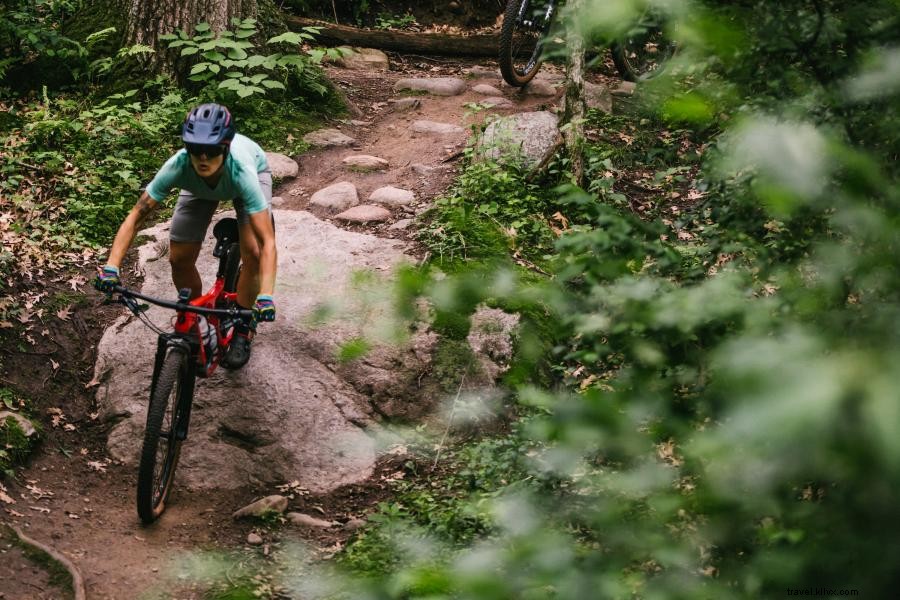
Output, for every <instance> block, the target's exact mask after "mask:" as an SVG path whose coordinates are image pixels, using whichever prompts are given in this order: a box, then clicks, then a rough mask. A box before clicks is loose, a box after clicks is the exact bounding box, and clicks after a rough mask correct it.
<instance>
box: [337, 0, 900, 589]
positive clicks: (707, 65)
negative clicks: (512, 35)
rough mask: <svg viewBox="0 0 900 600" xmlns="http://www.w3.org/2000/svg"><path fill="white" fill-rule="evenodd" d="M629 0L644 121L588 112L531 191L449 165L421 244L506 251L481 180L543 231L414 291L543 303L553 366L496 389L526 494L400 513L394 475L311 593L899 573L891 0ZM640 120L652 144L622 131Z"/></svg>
mask: <svg viewBox="0 0 900 600" xmlns="http://www.w3.org/2000/svg"><path fill="white" fill-rule="evenodd" d="M588 4H589V6H588V7H587V8H586V9H585V10H586V13H585V15H584V17H585V18H584V19H582V20H581V21H579V22H581V23H584V24H585V25H589V26H591V27H599V28H603V27H607V28H610V27H613V28H614V27H621V26H623V25H622V24H623V23H625V25H624V26H627V21H628V19H629V18H633V17H635V16H637V15H639V14H640V12H641V11H642V10H643V9H644V7H646V6H647V5H648V4H651V3H648V2H625V1H621V2H615V1H612V2H611V1H608V0H604V1H603V2H599V1H598V2H590V3H588ZM652 4H654V5H656V7H657V8H658V9H660V10H663V11H666V12H667V14H668V15H669V17H670V23H669V28H670V32H671V34H672V37H673V38H674V39H677V40H679V43H680V46H679V51H678V53H677V54H676V56H675V57H674V58H673V60H672V61H671V64H670V65H669V66H668V68H667V70H666V71H665V73H664V74H663V75H662V76H660V77H658V78H656V79H654V80H653V81H651V82H648V83H646V84H644V86H642V88H641V89H640V90H639V93H640V95H641V97H642V98H643V99H644V100H645V102H646V108H647V110H648V111H652V112H653V113H655V114H656V115H658V117H654V116H652V114H651V113H641V114H638V115H636V116H634V117H633V118H631V119H630V120H629V118H616V119H618V121H616V119H611V118H605V117H599V116H597V115H594V116H593V117H592V119H591V122H590V123H588V124H586V131H587V132H588V133H587V135H588V138H589V146H590V147H589V149H588V157H589V161H590V162H589V164H590V165H591V182H590V185H589V187H588V190H587V191H582V190H579V189H575V188H571V187H563V188H558V189H557V191H556V194H555V199H554V198H553V197H548V196H546V195H545V194H546V193H547V190H546V188H543V187H539V189H530V188H529V187H528V184H527V183H526V182H524V181H522V180H520V184H519V188H518V189H511V188H514V186H510V188H500V187H499V185H500V183H502V182H503V181H504V178H505V177H510V176H514V175H510V174H509V173H504V174H503V175H490V174H489V175H488V176H487V178H486V179H485V178H484V176H482V175H479V174H478V171H472V169H471V168H470V169H469V170H467V171H466V173H465V174H464V175H463V179H462V181H461V184H460V185H461V186H465V185H466V178H467V177H471V178H472V181H478V182H479V185H476V186H470V187H469V188H467V189H466V191H465V193H457V192H455V193H454V194H452V195H451V196H450V198H451V199H455V200H454V201H452V202H451V201H445V202H444V204H443V205H441V206H440V207H439V208H438V210H439V211H443V212H442V213H441V214H439V215H438V218H437V219H436V220H432V221H431V223H432V230H431V232H430V234H429V235H430V237H429V238H428V240H429V241H430V243H435V242H437V243H438V245H437V246H434V247H435V248H440V247H445V248H453V251H454V252H453V256H454V257H459V256H460V254H461V253H462V250H463V249H466V251H467V252H466V254H465V256H466V257H467V258H473V257H475V258H481V257H482V256H481V254H479V253H474V252H470V251H469V249H470V248H472V247H477V248H484V249H486V250H485V252H484V256H483V258H484V259H485V260H487V259H489V257H490V255H491V253H492V252H494V253H498V254H503V255H506V256H511V257H512V258H515V254H514V251H513V248H514V246H515V244H511V243H509V238H508V236H507V237H502V236H499V237H498V236H495V239H499V243H493V244H492V245H491V246H488V245H487V244H485V243H484V242H483V241H480V242H479V240H484V239H487V237H486V236H483V234H482V233H481V232H482V229H481V228H480V227H479V221H476V220H474V219H472V215H480V214H481V212H483V207H484V206H486V205H487V204H488V203H489V202H490V201H491V199H492V197H494V195H493V194H491V193H490V192H486V191H485V190H492V189H502V190H503V193H504V194H508V195H509V196H510V197H512V198H513V199H514V201H513V202H511V203H510V204H515V203H516V202H517V201H518V199H520V198H523V197H529V196H530V195H532V194H533V195H534V196H535V197H538V198H541V199H542V200H541V201H536V202H534V203H533V204H531V205H530V206H531V208H530V209H529V211H528V213H527V214H529V215H539V214H552V213H551V212H550V211H556V210H559V211H560V213H561V215H562V216H563V217H564V218H565V219H566V222H567V223H568V225H569V226H568V227H567V229H566V230H565V232H564V233H563V235H561V236H560V237H559V239H558V240H557V241H556V243H555V251H554V253H553V257H552V259H548V260H546V261H545V262H544V263H542V264H543V267H544V268H545V269H547V270H548V271H549V272H550V273H551V275H552V277H550V278H547V279H545V280H544V281H543V282H542V283H540V284H539V285H535V283H534V279H533V278H532V277H528V278H525V277H522V276H521V274H522V273H523V269H522V266H523V265H521V264H520V265H518V268H516V267H513V269H512V270H508V271H506V272H505V274H504V273H502V272H497V273H496V275H495V277H494V278H493V279H491V278H489V277H488V278H486V277H485V275H484V274H483V273H481V272H479V273H469V272H467V271H466V270H465V269H462V268H459V269H456V270H455V271H454V274H453V275H452V276H451V277H449V278H445V279H442V280H440V281H436V282H434V283H422V282H417V284H416V286H417V287H416V289H417V290H418V291H420V292H421V293H423V294H424V295H425V296H426V297H429V298H431V299H432V301H433V302H443V305H444V306H453V302H452V301H449V300H447V297H448V296H452V295H453V292H452V290H456V292H455V293H458V294H462V295H463V297H464V298H465V301H464V302H462V303H461V304H460V306H461V307H469V306H471V305H473V303H477V302H479V301H482V300H486V301H493V302H498V299H499V298H502V302H503V303H506V304H508V305H513V304H519V305H522V306H524V305H531V306H541V307H543V308H544V309H548V310H549V311H550V312H551V314H552V315H553V317H552V319H553V321H554V322H555V324H556V325H557V327H556V328H554V329H553V330H552V331H551V334H552V335H553V339H554V341H555V347H554V351H553V352H552V354H551V357H550V359H551V360H552V361H553V362H554V363H555V371H556V373H557V376H558V377H557V382H556V383H555V385H553V386H550V387H545V386H540V387H539V386H528V385H523V386H519V387H518V388H517V390H516V398H517V400H518V404H519V406H520V407H524V408H523V410H527V411H530V414H532V416H531V417H530V418H528V419H527V420H524V421H522V422H521V426H520V427H519V428H517V429H516V431H515V432H514V433H513V434H512V437H511V439H513V440H517V441H516V442H514V443H513V445H515V444H524V445H526V446H527V447H528V448H529V449H528V450H527V451H526V450H523V451H521V455H520V458H521V459H522V463H523V466H522V469H523V473H524V474H525V477H524V478H525V479H526V480H528V481H529V484H528V485H525V486H522V485H513V484H512V483H511V482H507V484H503V485H501V486H499V487H496V488H495V489H494V491H493V493H492V494H491V495H490V498H489V499H486V498H485V497H483V496H482V497H478V498H470V497H466V496H465V495H464V494H461V493H460V492H461V490H462V489H464V486H461V485H457V486H451V489H446V490H445V491H444V492H443V493H441V494H436V495H435V494H432V496H431V499H430V500H428V501H427V502H426V506H428V508H427V509H425V510H421V509H420V508H418V507H417V506H416V502H417V501H421V500H422V498H423V496H422V494H423V493H424V492H422V491H421V490H419V492H417V495H416V496H415V498H413V499H410V498H408V497H406V496H403V495H401V496H400V498H399V499H398V501H397V502H396V503H394V504H388V505H385V506H383V507H382V508H381V510H380V512H379V513H378V515H376V517H375V518H374V519H373V525H371V526H370V528H369V529H368V530H366V531H365V532H364V533H363V534H360V535H359V537H358V538H357V540H356V542H354V543H352V544H351V545H350V546H349V547H348V549H347V550H346V552H345V563H346V564H347V565H348V566H350V567H351V568H352V569H355V570H356V571H357V572H359V573H361V574H365V575H366V577H367V579H366V580H364V581H363V582H362V583H359V582H357V583H353V582H352V580H349V579H348V578H347V577H346V576H344V578H336V579H334V580H332V582H331V584H332V586H333V587H332V588H330V589H329V590H328V591H327V592H326V593H323V594H322V596H324V597H330V596H333V595H335V594H338V593H339V590H344V593H349V594H350V595H352V596H354V597H359V598H425V597H427V598H451V597H454V598H479V599H494V598H573V599H574V598H594V597H610V598H620V597H640V598H697V597H702V598H706V597H715V598H757V597H769V596H775V595H785V594H786V593H787V590H797V589H810V588H820V589H822V588H825V589H831V590H845V591H847V592H849V591H851V590H857V593H858V595H860V596H873V597H887V596H891V595H892V594H893V590H894V589H896V586H897V584H898V583H900V580H898V576H897V572H896V569H895V565H896V563H897V561H898V559H900V545H898V543H897V541H896V540H897V539H900V537H898V535H900V526H898V524H897V520H896V519H895V518H894V514H895V512H896V508H895V507H896V505H897V502H898V500H900V498H898V490H900V460H898V457H900V447H898V442H897V440H900V386H898V384H897V383H896V377H895V375H894V372H895V371H894V370H895V369H896V365H897V364H900V343H898V339H900V336H898V329H900V326H898V323H900V320H898V316H900V278H898V277H897V273H898V272H900V259H898V256H900V254H898V243H900V197H898V191H897V190H898V189H900V188H898V186H897V176H898V168H900V167H898V162H897V160H896V159H897V144H898V143H900V141H898V140H900V136H898V129H897V121H896V115H897V114H898V113H897V108H898V96H897V92H898V88H900V70H898V69H897V64H898V62H897V60H898V56H900V54H898V52H897V50H896V48H897V41H898V40H897V31H898V30H900V29H898V27H897V25H898V23H897V20H898V17H900V9H898V6H897V4H896V3H895V2H889V1H876V2H867V3H861V2H828V1H824V0H822V1H815V0H812V1H788V2H779V3H774V2H768V1H762V0H757V1H739V2H713V1H707V2H702V3H687V2H677V1H676V2H654V3H652ZM612 30H613V29H609V31H612ZM657 118H661V119H662V122H657V121H656V119H657ZM641 119H643V120H641ZM648 127H649V128H651V129H653V128H655V133H654V134H653V135H654V136H655V138H656V139H655V140H649V143H647V144H644V143H643V142H641V141H640V140H635V139H633V138H634V134H635V131H636V130H641V131H643V132H644V133H645V134H646V132H647V131H648ZM591 128H593V129H594V130H595V132H594V133H593V134H592V133H591ZM619 134H623V135H625V136H627V138H631V139H630V141H629V139H623V138H621V137H618V136H619ZM611 136H616V138H618V142H620V143H612V142H611V141H610V140H611V139H612V140H614V141H615V139H616V138H613V137H611ZM673 139H674V140H676V142H675V143H674V144H673V143H672V140H673ZM682 141H687V143H688V147H687V148H684V147H682ZM657 150H658V151H657ZM483 169H484V170H485V171H484V172H487V173H490V171H489V170H488V168H487V167H483ZM562 170H564V165H562V168H561V171H562ZM498 182H500V183H498ZM495 186H496V187H495ZM461 189H462V188H461ZM501 197H505V196H501ZM543 198H548V199H547V200H546V202H547V203H546V204H542V201H543ZM551 203H552V204H551ZM454 205H455V206H454ZM499 205H500V210H499V213H500V215H501V216H496V215H494V217H495V218H496V219H497V222H495V223H493V231H494V232H498V231H499V232H502V231H503V226H504V223H503V219H504V218H505V216H506V215H504V214H503V211H504V210H505V206H504V203H503V202H500V203H499ZM642 207H643V209H642ZM451 208H452V209H453V210H454V211H455V213H454V212H452V211H451ZM514 210H515V209H512V211H514ZM512 211H511V212H512ZM452 215H456V216H455V218H456V219H457V221H456V224H455V225H453V227H452V228H451V227H448V226H447V225H446V224H447V223H450V224H454V221H453V219H452V218H450V217H451V216H452ZM536 220H538V221H539V220H540V219H539V218H538V219H536ZM435 225H436V226H437V227H438V228H442V229H440V231H438V232H437V233H441V234H443V233H444V232H448V233H449V235H447V236H444V237H443V238H441V237H439V236H436V235H435V233H436V231H435V229H434V227H435ZM473 238H474V240H475V241H476V242H477V245H476V244H473ZM448 239H449V240H450V241H449V242H448V241H447V240H448ZM535 239H537V240H540V239H541V238H535ZM538 243H540V241H538ZM441 244H443V246H441ZM488 248H490V250H487V249H488ZM443 254H444V255H445V256H446V254H447V253H443ZM470 262H471V261H470ZM476 262H477V261H476ZM481 262H482V263H483V262H484V261H481ZM507 264H513V265H514V264H515V261H514V260H512V261H507ZM525 268H528V265H525ZM473 282H477V284H476V283H473ZM448 290H451V291H448ZM473 291H474V292H475V294H474V296H473ZM464 310H465V308H464ZM463 314H465V313H463ZM501 439H503V438H502V437H501V438H491V439H488V440H485V442H484V444H485V445H486V446H489V444H490V443H491V441H499V440H501ZM493 456H495V457H496V458H497V460H500V458H501V457H502V456H503V453H502V452H501V451H500V450H497V451H496V453H495V454H493ZM488 463H490V461H488ZM452 477H453V476H443V478H442V479H441V481H450V480H451V479H452ZM538 481H549V482H553V484H552V485H538V484H537V482H538ZM437 487H440V484H438V486H437ZM443 503H448V504H446V506H449V507H450V512H451V514H468V513H467V511H473V512H474V513H475V514H478V515H480V516H479V520H478V521H477V523H478V524H477V527H475V528H474V529H473V528H472V525H471V524H466V523H464V522H461V521H452V520H450V521H448V520H446V519H444V518H441V515H442V514H446V511H445V509H442V508H440V507H441V506H443V505H444V504H443ZM431 516H434V517H435V518H434V519H431V518H430V517H431ZM386 523H390V524H391V527H390V528H388V527H387V526H386ZM467 532H468V533H467ZM392 547H400V548H406V551H405V553H403V554H402V555H401V558H399V559H398V558H397V555H392V554H390V552H391V551H390V550H389V549H390V548H392ZM366 548H370V551H368V552H366V551H365V549H366ZM379 552H380V553H382V555H383V556H384V558H383V560H381V561H379V560H370V559H372V558H373V557H375V556H379V555H378V553H379ZM385 553H387V554H385ZM392 557H393V558H392ZM354 586H359V587H354ZM347 590H352V591H350V592H348V591H347Z"/></svg>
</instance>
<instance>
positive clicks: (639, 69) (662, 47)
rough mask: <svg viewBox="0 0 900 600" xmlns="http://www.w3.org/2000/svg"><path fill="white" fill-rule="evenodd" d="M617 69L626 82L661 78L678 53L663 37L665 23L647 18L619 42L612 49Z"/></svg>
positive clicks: (650, 15)
mask: <svg viewBox="0 0 900 600" xmlns="http://www.w3.org/2000/svg"><path fill="white" fill-rule="evenodd" d="M611 51H612V59H613V62H614V63H615V65H616V69H617V70H618V71H619V74H620V75H621V76H622V79H625V80H626V81H639V80H642V79H650V78H651V77H655V76H656V75H659V74H660V73H661V72H662V71H663V68H664V66H665V63H666V61H667V60H669V59H670V58H672V55H673V54H674V53H675V44H674V43H673V42H672V41H671V40H669V39H667V38H666V37H665V35H664V33H663V29H662V20H661V19H659V18H658V17H655V16H654V15H652V14H647V15H645V16H644V17H643V18H642V19H641V20H640V22H639V23H637V24H636V25H635V26H634V27H633V28H632V30H631V31H630V32H629V33H628V35H626V36H625V37H624V38H623V39H621V40H620V41H619V42H617V43H615V44H613V45H612V47H611Z"/></svg>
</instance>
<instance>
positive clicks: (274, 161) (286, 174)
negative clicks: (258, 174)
mask: <svg viewBox="0 0 900 600" xmlns="http://www.w3.org/2000/svg"><path fill="white" fill-rule="evenodd" d="M266 162H267V163H269V169H270V170H271V171H272V178H273V179H293V178H294V177H296V176H297V173H298V172H299V170H300V167H299V166H298V165H297V161H296V160H294V159H293V158H291V157H290V156H285V155H284V154H279V153H277V152H266Z"/></svg>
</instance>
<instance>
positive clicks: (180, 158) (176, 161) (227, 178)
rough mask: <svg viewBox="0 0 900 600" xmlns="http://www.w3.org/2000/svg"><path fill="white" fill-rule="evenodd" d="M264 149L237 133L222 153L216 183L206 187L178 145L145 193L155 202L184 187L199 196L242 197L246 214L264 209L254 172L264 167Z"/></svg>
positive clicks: (205, 198) (265, 165) (218, 199)
mask: <svg viewBox="0 0 900 600" xmlns="http://www.w3.org/2000/svg"><path fill="white" fill-rule="evenodd" d="M268 169H269V165H268V163H267V162H266V153H265V152H264V151H263V149H262V148H260V147H259V144H257V143H256V142H254V141H253V140H251V139H250V138H248V137H246V136H243V135H241V134H237V135H235V136H234V139H233V140H232V141H231V147H230V150H229V152H228V156H226V157H225V164H224V166H223V172H222V177H221V178H220V179H219V183H217V184H216V187H210V185H209V184H208V183H206V182H205V181H204V180H203V179H202V178H201V177H200V176H199V175H197V172H196V171H195V170H194V167H193V165H191V158H190V157H189V156H188V153H187V150H185V149H183V148H182V149H181V150H179V151H178V152H176V153H175V154H174V155H172V157H171V158H169V160H167V161H166V162H165V164H163V166H162V167H161V168H160V169H159V171H158V172H157V173H156V176H155V177H154V178H153V181H151V182H150V185H148V186H147V194H149V195H150V197H151V198H153V199H154V200H156V201H157V202H162V201H163V200H165V199H166V196H168V195H169V192H171V191H172V189H175V188H177V189H185V190H187V191H189V192H191V193H192V194H193V195H194V196H196V197H197V198H202V199H203V200H216V201H220V200H234V199H235V198H240V199H241V200H243V201H244V208H245V210H246V211H247V214H253V213H257V212H260V211H262V210H266V208H268V203H267V202H266V197H265V195H263V191H262V188H261V187H260V186H259V178H258V177H257V173H260V172H262V171H267V170H268Z"/></svg>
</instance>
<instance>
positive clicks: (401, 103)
mask: <svg viewBox="0 0 900 600" xmlns="http://www.w3.org/2000/svg"><path fill="white" fill-rule="evenodd" d="M388 102H390V103H391V104H392V105H393V108H394V110H412V109H414V108H419V107H420V106H422V101H421V100H419V99H418V98H395V99H393V100H388Z"/></svg>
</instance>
